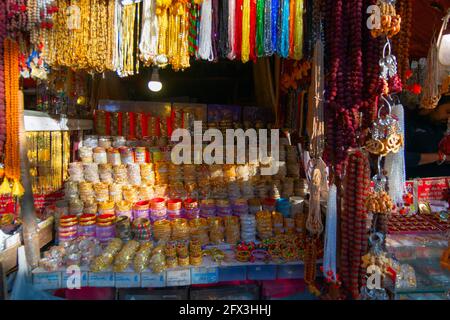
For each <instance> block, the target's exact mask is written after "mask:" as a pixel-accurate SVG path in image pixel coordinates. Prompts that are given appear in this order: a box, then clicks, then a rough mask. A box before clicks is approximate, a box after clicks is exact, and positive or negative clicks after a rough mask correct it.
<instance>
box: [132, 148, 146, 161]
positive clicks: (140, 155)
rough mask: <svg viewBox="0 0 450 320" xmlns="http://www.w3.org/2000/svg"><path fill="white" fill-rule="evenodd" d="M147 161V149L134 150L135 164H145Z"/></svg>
mask: <svg viewBox="0 0 450 320" xmlns="http://www.w3.org/2000/svg"><path fill="white" fill-rule="evenodd" d="M145 160H146V149H145V147H136V148H134V162H135V163H145Z"/></svg>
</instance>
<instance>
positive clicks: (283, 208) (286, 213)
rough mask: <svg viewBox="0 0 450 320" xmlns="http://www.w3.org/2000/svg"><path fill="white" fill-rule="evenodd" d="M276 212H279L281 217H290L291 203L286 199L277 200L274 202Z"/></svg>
mask: <svg viewBox="0 0 450 320" xmlns="http://www.w3.org/2000/svg"><path fill="white" fill-rule="evenodd" d="M276 211H278V212H280V213H281V214H282V215H283V217H286V218H289V217H291V203H290V202H289V200H288V199H286V198H279V199H277V202H276Z"/></svg>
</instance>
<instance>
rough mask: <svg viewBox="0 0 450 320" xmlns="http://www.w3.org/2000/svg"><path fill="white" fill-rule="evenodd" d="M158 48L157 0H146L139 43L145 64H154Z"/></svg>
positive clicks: (143, 6) (143, 5) (141, 57)
mask: <svg viewBox="0 0 450 320" xmlns="http://www.w3.org/2000/svg"><path fill="white" fill-rule="evenodd" d="M155 27H156V28H155ZM157 48H158V21H157V20H156V15H155V0H144V1H143V4H142V29H141V41H140V43H139V52H140V56H139V58H140V59H141V61H142V62H144V65H146V66H149V65H151V64H152V62H153V59H154V57H155V56H156V51H157Z"/></svg>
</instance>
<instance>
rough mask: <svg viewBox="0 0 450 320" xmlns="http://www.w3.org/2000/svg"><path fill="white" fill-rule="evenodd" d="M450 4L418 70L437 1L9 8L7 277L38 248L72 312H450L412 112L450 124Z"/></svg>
mask: <svg viewBox="0 0 450 320" xmlns="http://www.w3.org/2000/svg"><path fill="white" fill-rule="evenodd" d="M447 2H448V1H447ZM447 2H446V1H442V3H441V2H433V4H432V6H427V10H430V11H429V12H432V13H430V15H432V16H433V17H432V18H433V19H430V21H434V22H436V21H438V22H437V23H435V24H437V26H435V25H433V26H430V29H433V30H436V32H437V33H436V34H437V36H436V38H435V39H433V38H432V35H431V34H430V35H429V36H428V37H429V39H428V40H427V43H430V46H428V49H429V52H428V58H424V59H421V60H417V61H416V60H414V59H419V58H420V57H418V56H417V55H419V54H422V52H421V51H420V50H418V48H417V41H418V40H417V38H419V36H421V37H425V35H424V34H420V35H417V34H415V33H414V32H413V31H414V28H416V24H415V23H414V21H415V17H416V15H417V14H418V10H419V11H420V8H421V6H425V4H424V3H423V1H413V0H399V1H396V2H395V1H384V0H378V1H377V0H346V1H343V0H337V1H331V0H324V1H307V0H290V1H289V0H279V1H278V0H227V1H219V0H173V1H172V0H169V1H159V0H132V1H120V0H89V1H88V0H77V1H67V0H54V1H50V0H7V1H6V2H4V3H0V40H1V43H0V58H1V59H0V161H1V162H2V163H3V168H4V170H3V171H2V177H1V181H0V196H1V198H0V200H1V204H2V205H1V208H0V218H1V219H0V221H1V226H2V232H4V234H5V236H4V237H3V238H1V240H2V243H0V244H3V243H4V244H5V245H4V246H0V249H2V250H3V251H0V255H4V256H7V257H8V258H7V262H5V261H4V260H3V262H2V259H0V266H2V268H1V269H0V271H2V272H1V273H2V274H3V273H4V272H5V271H10V269H13V267H14V266H15V265H16V260H17V248H18V247H19V246H20V245H21V244H22V243H23V244H24V246H25V253H26V260H27V266H26V267H28V268H29V271H30V272H28V273H26V276H27V277H28V278H29V279H31V283H32V288H33V289H32V290H38V291H39V290H40V291H46V292H47V293H49V294H50V295H54V296H59V297H64V298H67V299H71V298H72V299H75V298H86V297H88V296H89V293H94V294H93V295H94V296H95V294H98V295H101V294H103V293H104V295H103V298H104V299H112V298H119V299H138V298H142V299H154V298H156V299H158V298H159V299H161V298H162V297H163V296H166V295H169V296H170V295H171V296H174V297H182V298H184V299H188V298H189V299H201V298H202V297H203V298H205V297H207V298H209V299H217V298H223V297H227V298H230V299H233V298H234V299H237V298H240V299H246V298H247V299H259V298H264V299H277V298H292V299H295V298H296V299H355V300H357V299H362V300H387V299H417V298H419V299H420V298H432V299H441V298H446V296H445V294H446V292H447V291H448V290H449V289H450V270H448V265H449V263H450V262H449V261H448V249H447V250H446V249H445V247H446V246H447V240H448V234H447V233H448V223H449V222H448V221H449V220H448V219H449V218H448V211H449V202H448V201H449V198H448V190H449V187H450V183H449V178H448V177H447V174H445V175H444V176H443V177H439V178H434V177H433V178H431V177H422V178H421V179H414V180H410V181H407V179H406V178H407V173H406V171H405V168H407V167H408V163H409V158H408V152H409V151H410V150H409V149H408V148H409V147H410V145H411V144H413V143H412V142H411V140H412V139H411V138H408V139H409V140H406V139H407V137H408V135H407V128H408V124H409V123H408V121H409V120H408V119H409V118H408V117H405V113H407V110H408V108H409V107H410V106H411V105H417V108H418V109H419V108H421V109H430V110H431V109H435V110H440V109H441V108H446V107H447V106H448V104H447V103H445V102H443V101H444V99H445V98H442V97H445V96H446V95H447V94H449V83H450V67H449V65H450V62H449V61H448V56H450V52H449V35H448V32H449V31H448V30H447V29H448V28H447V23H448V20H449V18H450V11H449V10H450V9H449V8H448V7H449V4H448V3H447ZM430 8H431V9H430ZM441 18H444V20H443V22H442V21H441V20H440V19H441ZM434 22H433V23H434ZM439 31H440V32H439ZM202 77H203V78H202ZM404 106H406V107H407V108H406V107H404ZM427 114H429V113H427ZM449 137H450V128H449V130H448V132H447V134H445V135H443V136H442V137H441V136H440V137H439V144H436V146H435V149H436V150H434V149H433V150H434V151H433V152H434V153H435V156H436V159H434V158H433V160H430V161H431V163H435V164H436V165H439V166H440V168H441V169H444V170H442V172H444V173H445V172H447V171H445V169H446V168H448V162H446V159H447V157H450V139H449ZM433 148H434V147H433ZM405 157H406V158H405ZM427 161H428V160H427ZM418 162H419V161H418ZM422 162H423V161H422V160H420V165H421V164H422ZM274 168H276V170H273V169H274ZM448 176H450V172H448ZM44 226H45V228H44ZM44 229H45V230H46V232H45V236H43V235H42V236H40V235H39V232H41V234H42V232H43V231H42V230H44ZM2 235H3V233H2ZM39 237H41V238H42V239H41V240H39ZM409 237H411V238H409ZM418 247H426V249H422V250H418ZM411 252H416V254H412V253H411ZM438 258H439V259H438ZM23 276H25V274H24V275H23ZM3 278H4V277H2V282H1V283H2V286H0V288H1V287H3V288H5V284H4V283H5V280H4V279H3ZM226 285H228V286H226ZM233 285H234V286H236V285H237V286H239V288H242V290H235V289H233V288H232V286H233ZM282 289H283V290H282ZM30 290H31V289H30ZM233 290H234V291H233ZM168 292H172V293H170V294H169V293H168ZM433 294H435V295H433ZM98 295H97V297H98ZM14 296H15V297H20V289H17V288H16V290H15V293H14ZM150 297H153V298H150Z"/></svg>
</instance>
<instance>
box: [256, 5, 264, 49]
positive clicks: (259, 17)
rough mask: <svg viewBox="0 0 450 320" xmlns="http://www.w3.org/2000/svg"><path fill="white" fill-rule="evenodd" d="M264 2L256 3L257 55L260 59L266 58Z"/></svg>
mask: <svg viewBox="0 0 450 320" xmlns="http://www.w3.org/2000/svg"><path fill="white" fill-rule="evenodd" d="M264 10H265V8H264V0H257V3H256V54H257V56H258V57H262V56H264V18H265V11H264Z"/></svg>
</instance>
